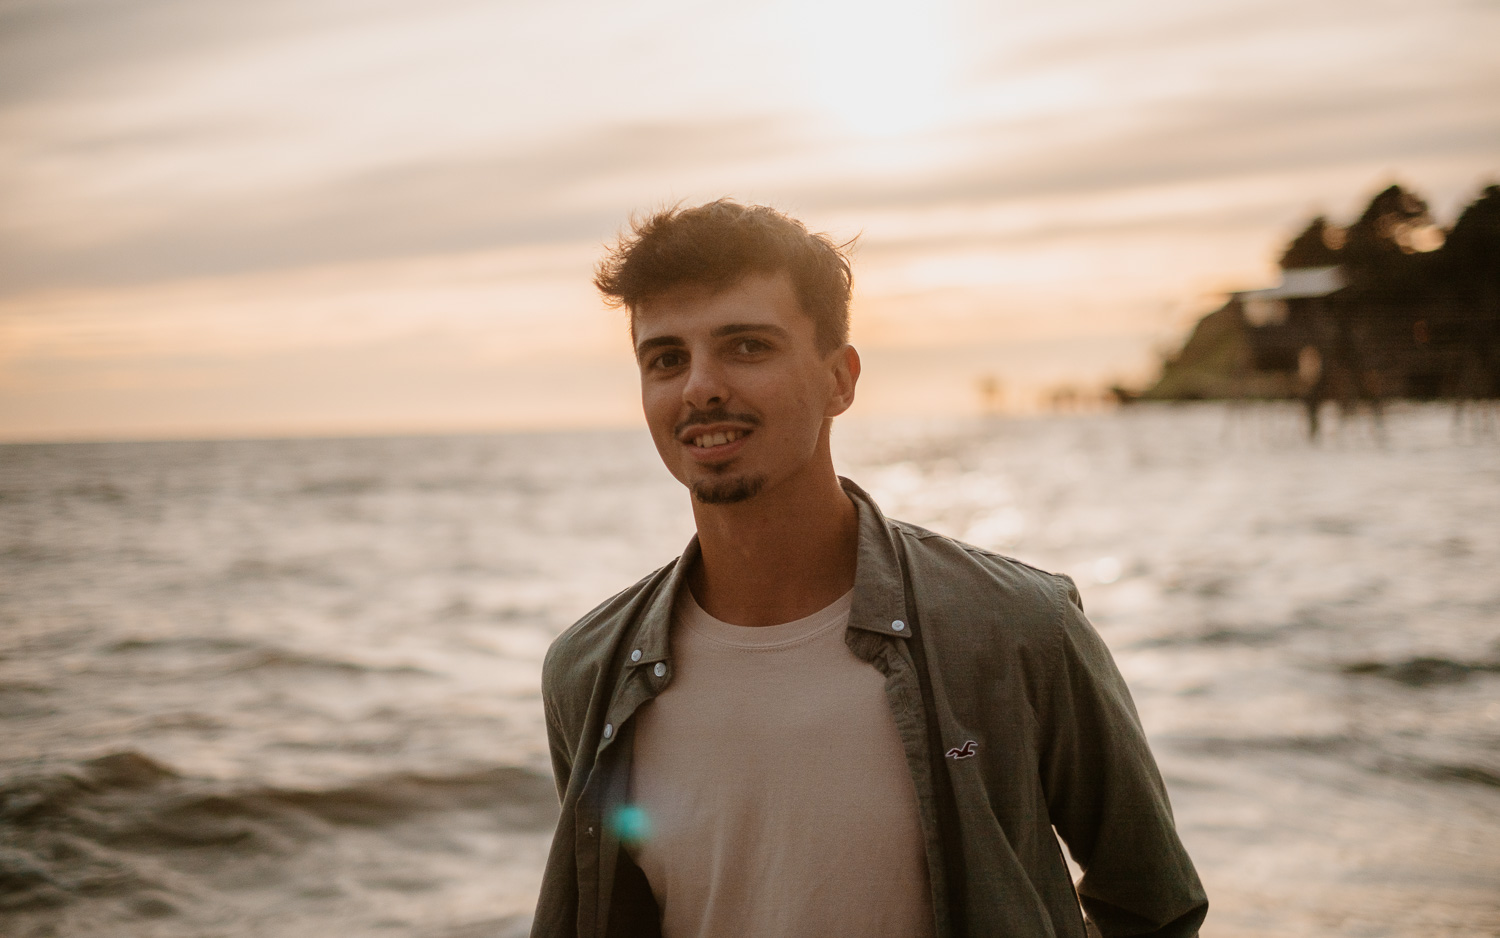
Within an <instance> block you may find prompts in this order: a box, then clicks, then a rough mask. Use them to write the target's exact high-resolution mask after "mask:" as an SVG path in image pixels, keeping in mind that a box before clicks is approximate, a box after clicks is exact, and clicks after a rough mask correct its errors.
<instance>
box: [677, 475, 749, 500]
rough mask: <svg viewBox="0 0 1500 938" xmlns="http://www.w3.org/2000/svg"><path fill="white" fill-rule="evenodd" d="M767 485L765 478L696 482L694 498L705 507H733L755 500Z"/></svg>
mask: <svg viewBox="0 0 1500 938" xmlns="http://www.w3.org/2000/svg"><path fill="white" fill-rule="evenodd" d="M765 485H766V477H765V476H749V477H741V478H738V479H723V480H720V481H716V482H696V483H694V484H693V497H694V498H696V499H697V500H698V501H699V502H700V503H702V504H704V505H733V504H735V503H736V502H743V501H748V500H750V499H752V498H754V497H755V496H756V495H758V494H759V493H760V490H761V489H763V488H765Z"/></svg>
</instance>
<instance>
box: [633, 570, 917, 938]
mask: <svg viewBox="0 0 1500 938" xmlns="http://www.w3.org/2000/svg"><path fill="white" fill-rule="evenodd" d="M852 600H853V592H852V591H851V592H849V593H847V594H845V595H844V596H843V597H842V598H840V599H838V600H837V601H835V602H834V603H833V604H832V605H831V606H828V607H827V608H826V609H822V610H820V611H818V612H815V613H813V614H812V615H810V616H808V617H806V618H804V619H798V620H797V621H795V622H788V623H786V624H784V625H773V626H767V627H759V628H747V627H743V626H737V625H730V624H729V623H727V622H722V621H720V620H718V619H715V618H713V617H712V616H710V615H709V614H708V613H706V612H704V611H703V609H702V608H700V607H699V606H698V603H697V602H696V601H695V600H694V599H693V596H692V593H691V591H690V590H688V589H687V588H686V587H685V586H684V588H683V589H682V591H681V593H680V595H679V596H678V597H677V604H676V608H675V610H674V614H673V623H672V657H673V670H674V672H675V676H674V678H673V680H672V683H671V684H669V685H668V686H667V688H666V689H665V690H664V691H663V692H662V693H661V694H660V695H659V696H658V697H657V698H656V699H655V700H654V701H652V702H651V703H649V704H647V705H646V706H644V707H642V708H641V710H640V711H638V713H637V714H636V720H637V724H636V730H635V755H634V763H633V769H632V772H631V798H632V803H633V807H632V809H631V811H632V825H631V827H632V830H633V831H634V832H636V833H638V834H640V835H641V837H640V839H639V840H638V841H637V842H635V843H629V842H627V847H626V849H628V850H629V851H630V852H631V855H632V856H633V857H634V858H635V861H636V863H637V864H638V865H639V866H640V867H641V869H642V871H644V872H645V874H646V879H647V880H648V881H649V882H650V883H651V890H652V892H653V893H654V894H655V896H656V900H657V903H658V904H659V905H660V906H661V909H662V919H663V921H662V931H663V934H664V935H665V938H733V936H776V938H800V936H806V938H844V936H847V938H886V936H889V938H924V936H929V935H931V934H932V902H931V896H930V894H929V891H928V882H927V863H926V858H925V855H924V853H923V846H922V844H923V839H922V830H921V825H920V821H919V819H918V809H917V800H916V791H915V789H914V787H913V785H912V781H911V774H910V772H909V771H908V769H907V765H906V757H905V754H904V753H903V751H902V747H901V739H900V737H899V736H898V735H897V732H896V725H895V721H894V720H893V719H892V717H891V713H890V708H889V706H888V704H887V703H886V698H885V678H884V675H882V674H881V673H880V672H879V671H878V670H876V669H875V668H873V667H871V666H870V665H869V664H868V663H867V662H865V661H862V660H860V659H859V658H857V657H855V655H854V653H853V652H851V651H850V650H849V648H848V646H847V645H846V644H845V643H844V630H845V628H846V626H847V624H848V621H849V608H850V605H851V602H852Z"/></svg>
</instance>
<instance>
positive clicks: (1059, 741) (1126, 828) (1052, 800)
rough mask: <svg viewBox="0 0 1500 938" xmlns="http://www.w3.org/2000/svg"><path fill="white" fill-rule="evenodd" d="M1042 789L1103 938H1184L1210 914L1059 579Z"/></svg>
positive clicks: (1108, 675) (1104, 658)
mask: <svg viewBox="0 0 1500 938" xmlns="http://www.w3.org/2000/svg"><path fill="white" fill-rule="evenodd" d="M1060 582H1061V583H1065V584H1066V585H1065V587H1061V588H1060V590H1059V592H1060V594H1061V596H1060V603H1059V606H1060V608H1059V617H1060V619H1061V623H1060V625H1061V627H1060V628H1059V629H1058V630H1057V632H1056V635H1057V637H1058V640H1059V642H1060V645H1059V647H1058V649H1057V657H1056V659H1054V661H1053V667H1054V668H1055V673H1053V674H1052V675H1051V676H1050V678H1051V679H1050V681H1049V682H1048V684H1047V686H1048V688H1049V691H1048V692H1047V693H1046V694H1044V695H1043V699H1042V700H1040V701H1038V703H1039V708H1040V713H1039V716H1040V718H1041V720H1042V725H1043V729H1044V732H1045V733H1046V737H1045V739H1044V741H1043V759H1042V767H1041V768H1042V785H1043V788H1044V790H1045V792H1046V796H1047V807H1048V810H1049V812H1050V814H1051V818H1052V823H1053V826H1055V827H1056V828H1057V831H1058V833H1059V834H1060V835H1061V836H1062V839H1063V841H1064V842H1065V843H1066V844H1067V845H1068V850H1069V852H1070V853H1072V855H1073V859H1074V860H1076V861H1077V863H1078V865H1079V867H1080V868H1081V869H1082V870H1083V877H1082V879H1080V880H1079V882H1078V884H1077V887H1078V896H1079V900H1080V902H1081V903H1082V905H1083V910H1084V913H1085V914H1086V915H1087V916H1088V918H1089V920H1090V921H1091V922H1092V923H1093V925H1094V926H1095V927H1096V928H1097V929H1098V930H1099V931H1100V933H1102V934H1103V935H1104V936H1106V938H1115V936H1159V938H1191V936H1194V935H1196V934H1197V933H1198V927H1199V925H1200V924H1201V923H1202V921H1203V917H1204V915H1205V914H1206V913H1207V911H1208V899H1207V897H1206V896H1205V894H1204V892H1203V886H1202V884H1201V883H1200V882H1199V880H1198V874H1197V873H1196V872H1195V871H1194V869H1193V864H1192V861H1191V860H1189V859H1188V855H1187V851H1186V850H1184V849H1183V846H1182V843H1181V841H1180V840H1179V839H1178V837H1177V829H1176V826H1175V825H1174V824H1173V821H1172V809H1171V805H1170V804H1169V803H1168V801H1167V792H1166V787H1165V786H1164V785H1163V783H1162V780H1161V774H1160V773H1159V772H1158V771H1157V768H1156V761H1155V759H1153V758H1152V756H1151V750H1150V748H1149V747H1148V745H1147V743H1146V736H1145V733H1144V731H1143V730H1142V729H1141V724H1140V718H1139V717H1138V716H1137V714H1136V711H1135V705H1134V703H1133V702H1132V701H1131V699H1130V692H1129V690H1127V689H1126V687H1125V681H1124V679H1123V678H1122V677H1121V676H1120V672H1119V670H1118V669H1117V668H1116V667H1115V663H1114V659H1113V658H1111V657H1110V654H1109V650H1108V649H1107V648H1106V647H1105V645H1104V642H1103V640H1102V639H1100V638H1099V635H1098V633H1097V632H1095V631H1094V628H1093V626H1092V625H1090V624H1089V622H1088V620H1087V619H1086V618H1085V617H1084V615H1083V608H1082V604H1081V602H1080V599H1079V596H1078V591H1077V589H1076V588H1074V586H1073V584H1072V581H1071V580H1067V579H1066V578H1061V580H1060Z"/></svg>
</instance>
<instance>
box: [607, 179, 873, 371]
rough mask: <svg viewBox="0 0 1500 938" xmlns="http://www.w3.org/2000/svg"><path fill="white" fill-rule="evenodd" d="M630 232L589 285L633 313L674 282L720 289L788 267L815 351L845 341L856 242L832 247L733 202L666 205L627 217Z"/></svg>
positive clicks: (797, 226)
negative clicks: (851, 255) (641, 215)
mask: <svg viewBox="0 0 1500 938" xmlns="http://www.w3.org/2000/svg"><path fill="white" fill-rule="evenodd" d="M630 229H631V230H630V234H628V235H621V236H620V239H619V241H617V242H616V243H615V245H614V247H612V248H611V249H610V251H609V253H608V254H607V255H605V257H604V259H603V260H601V261H600V262H599V265H598V267H596V268H595V270H594V286H596V287H598V288H599V292H600V293H602V294H604V297H605V300H606V301H608V302H609V304H610V305H611V306H624V307H626V308H628V309H629V310H630V311H631V312H632V313H634V311H635V309H636V306H637V304H639V303H641V302H642V301H644V300H649V299H650V298H651V297H653V296H656V295H659V294H661V293H663V292H665V291H667V290H669V289H671V288H672V287H676V286H680V285H684V284H694V285H698V286H704V287H707V288H709V289H710V290H714V291H718V290H723V289H726V288H728V287H731V286H733V285H734V284H736V283H738V282H739V281H740V280H741V279H742V278H744V277H745V276H746V275H747V274H752V273H778V272H781V271H785V272H786V273H787V274H788V275H790V276H791V279H792V287H793V289H794V290H795V291H796V294H797V302H798V304H799V305H800V306H801V307H802V311H803V312H804V313H806V314H807V315H808V316H809V317H811V318H812V321H813V325H814V327H815V328H816V330H817V338H818V347H819V349H821V350H822V351H824V352H830V351H832V350H833V349H835V348H838V347H839V346H840V345H843V344H844V343H845V342H847V341H849V293H850V288H851V285H852V283H853V277H852V274H851V273H850V270H849V259H848V257H847V256H846V252H847V251H848V249H849V247H850V245H852V244H853V241H849V242H846V243H844V244H841V245H835V244H834V243H833V241H832V240H830V239H829V237H828V236H827V235H823V234H813V233H812V232H810V231H808V230H807V226H805V225H803V224H802V223H801V222H800V221H797V220H796V219H795V218H792V217H791V216H789V215H785V214H783V213H781V212H778V211H776V210H775V209H773V208H769V207H767V206H764V205H741V204H739V203H738V202H734V201H732V200H730V199H719V200H718V201H715V202H709V203H707V204H706V205H699V206H697V207H695V208H680V207H678V206H672V207H671V208H665V209H662V210H660V211H657V212H654V213H652V214H651V215H649V216H647V217H645V218H632V219H631V223H630Z"/></svg>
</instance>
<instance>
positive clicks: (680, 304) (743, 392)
mask: <svg viewBox="0 0 1500 938" xmlns="http://www.w3.org/2000/svg"><path fill="white" fill-rule="evenodd" d="M633 325H634V332H635V350H636V361H637V364H639V366H640V369H641V402H642V405H643V407H644V409H645V412H646V423H647V424H648V425H649V426H650V428H651V436H652V439H653V440H655V442H656V450H657V452H658V453H660V454H661V458H662V462H664V463H665V464H666V466H667V469H668V470H669V471H670V472H671V473H672V475H674V476H676V477H677V480H678V481H679V482H681V483H682V484H683V485H686V486H687V487H688V488H689V489H690V490H691V491H692V492H693V495H694V497H695V498H696V499H697V500H698V501H699V502H702V503H705V504H725V503H732V502H739V501H744V500H746V499H749V498H753V497H754V496H755V495H756V494H758V493H759V492H761V491H763V490H765V489H768V488H773V487H775V486H777V485H780V484H781V483H784V482H786V481H787V480H789V479H795V478H797V477H798V475H799V474H800V473H805V472H809V471H811V470H812V468H813V466H814V460H815V457H818V456H819V455H820V453H821V454H826V452H827V446H828V440H827V425H828V423H829V421H830V420H831V418H833V417H835V416H837V415H838V414H840V413H843V412H844V411H845V410H846V409H848V407H849V404H850V403H852V402H853V399H854V382H855V380H856V379H857V378H858V373H859V371H858V369H859V365H858V362H859V359H858V357H857V356H856V355H855V354H854V351H853V349H851V348H849V347H848V346H844V347H842V348H840V349H838V350H835V351H833V352H831V353H828V354H823V353H821V352H820V351H819V350H818V345H817V336H816V329H815V327H814V324H813V321H812V318H811V317H809V316H808V315H807V314H805V313H804V312H802V308H801V306H800V304H799V303H798V301H797V295H796V292H795V291H794V289H793V287H792V282H791V278H790V277H789V276H788V275H787V274H786V273H784V272H783V273H776V274H762V273H757V274H750V275H749V276H747V277H745V278H744V279H743V280H741V281H739V282H738V283H736V284H735V285H734V286H731V287H729V288H728V289H725V290H722V291H720V292H718V293H712V292H710V291H709V290H708V289H706V288H704V287H700V286H694V285H688V286H682V287H677V288H674V289H672V290H669V291H667V292H665V293H662V294H660V295H658V296H654V297H652V298H650V299H649V300H646V301H643V302H641V303H639V304H638V305H637V307H636V309H635V311H634V320H633Z"/></svg>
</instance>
